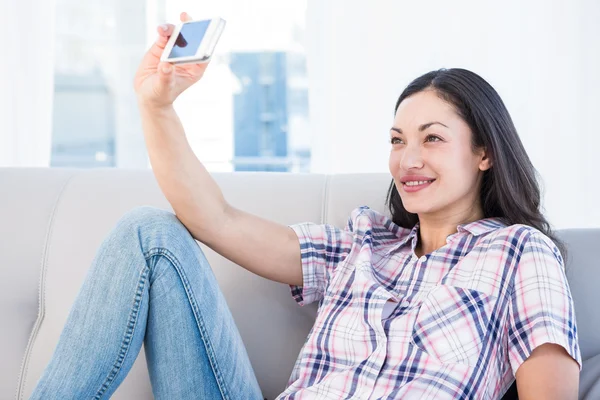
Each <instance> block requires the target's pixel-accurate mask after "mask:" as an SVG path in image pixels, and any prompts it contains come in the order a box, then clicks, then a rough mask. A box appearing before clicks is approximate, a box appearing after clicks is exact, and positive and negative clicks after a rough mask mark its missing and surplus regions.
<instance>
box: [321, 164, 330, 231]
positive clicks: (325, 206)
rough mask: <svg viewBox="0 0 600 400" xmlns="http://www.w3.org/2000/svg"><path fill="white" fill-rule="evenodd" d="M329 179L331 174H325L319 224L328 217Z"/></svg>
mask: <svg viewBox="0 0 600 400" xmlns="http://www.w3.org/2000/svg"><path fill="white" fill-rule="evenodd" d="M330 180H331V175H329V174H327V175H325V187H324V190H323V204H322V208H321V224H326V223H327V219H328V218H329V212H328V211H329V210H328V204H329V183H330Z"/></svg>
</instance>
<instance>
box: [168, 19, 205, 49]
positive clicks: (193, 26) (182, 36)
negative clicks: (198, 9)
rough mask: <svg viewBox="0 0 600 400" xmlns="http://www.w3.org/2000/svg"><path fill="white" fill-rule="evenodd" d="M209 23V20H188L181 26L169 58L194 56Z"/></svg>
mask: <svg viewBox="0 0 600 400" xmlns="http://www.w3.org/2000/svg"><path fill="white" fill-rule="evenodd" d="M208 25H210V20H209V19H207V20H205V21H194V22H188V23H185V24H183V25H182V26H181V30H180V31H179V35H178V36H177V39H176V40H175V44H174V45H173V49H172V50H171V54H169V58H177V57H191V56H195V55H196V52H197V51H198V46H200V43H201V42H202V38H204V35H205V34H206V30H207V29H208Z"/></svg>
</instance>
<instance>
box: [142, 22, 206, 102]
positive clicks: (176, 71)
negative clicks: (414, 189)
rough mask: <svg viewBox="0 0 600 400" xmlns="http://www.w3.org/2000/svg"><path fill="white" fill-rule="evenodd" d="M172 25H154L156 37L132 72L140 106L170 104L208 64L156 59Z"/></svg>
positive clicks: (170, 33)
mask: <svg viewBox="0 0 600 400" xmlns="http://www.w3.org/2000/svg"><path fill="white" fill-rule="evenodd" d="M180 19H181V21H182V22H184V21H191V20H192V18H191V17H190V16H189V15H188V14H187V13H185V12H183V13H181V15H180ZM174 28H175V26H174V25H171V24H165V25H161V26H159V27H158V28H157V30H158V34H159V36H158V39H157V40H156V42H155V43H154V44H153V45H152V47H151V48H150V50H148V52H147V53H146V55H145V56H144V58H143V59H142V62H141V63H140V66H139V67H138V70H137V72H136V74H135V78H134V85H133V86H134V89H135V92H136V94H137V97H138V102H139V103H140V104H142V105H149V106H152V107H165V106H170V105H171V104H173V102H174V101H175V99H176V98H177V96H179V95H180V94H181V93H182V92H183V91H184V90H186V89H187V88H189V87H190V86H192V85H193V84H194V83H196V82H198V81H199V80H200V78H202V75H204V71H205V70H206V67H207V66H208V64H209V63H208V62H206V63H202V64H183V65H172V64H171V63H166V62H160V57H161V55H162V53H163V50H164V49H165V46H166V44H167V41H168V40H169V37H170V36H171V35H172V34H173V30H174Z"/></svg>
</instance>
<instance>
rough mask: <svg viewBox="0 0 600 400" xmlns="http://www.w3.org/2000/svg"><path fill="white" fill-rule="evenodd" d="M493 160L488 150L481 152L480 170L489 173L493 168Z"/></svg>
mask: <svg viewBox="0 0 600 400" xmlns="http://www.w3.org/2000/svg"><path fill="white" fill-rule="evenodd" d="M492 164H493V163H492V158H491V157H490V155H489V153H488V152H487V149H483V150H482V152H481V161H480V162H479V169H480V170H481V171H487V170H488V169H490V168H492Z"/></svg>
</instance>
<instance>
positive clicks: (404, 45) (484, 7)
mask: <svg viewBox="0 0 600 400" xmlns="http://www.w3.org/2000/svg"><path fill="white" fill-rule="evenodd" d="M366 4H368V5H366ZM598 21H600V2H598V1H595V0H587V1H586V0H575V1H568V2H567V1H556V0H555V1H526V2H522V1H518V0H506V1H503V2H491V1H490V2H481V1H475V0H471V1H460V2H459V1H453V2H448V1H444V0H433V1H428V2H416V1H411V2H409V1H392V0H389V1H373V2H369V3H367V2H364V1H358V0H343V1H342V0H331V1H328V2H323V1H320V0H309V1H308V9H307V21H306V22H307V34H308V41H307V55H308V73H309V80H310V91H309V96H310V123H311V129H312V132H313V138H312V140H313V165H312V171H313V172H317V173H345V172H387V171H388V169H387V158H388V155H389V145H388V142H387V138H388V135H389V128H390V126H391V124H392V121H393V109H394V104H395V101H396V99H397V97H398V96H399V94H400V93H401V91H402V90H403V89H404V87H405V86H406V85H407V84H408V83H409V82H410V81H411V80H413V79H414V78H416V77H417V76H419V75H421V74H423V73H425V72H428V71H430V70H433V69H438V68H442V67H445V68H451V67H462V68H467V69H470V70H472V71H474V72H476V73H478V74H479V75H481V76H483V77H484V78H485V79H486V80H488V82H490V83H491V84H492V86H494V87H495V88H496V90H497V91H498V92H499V93H500V95H501V97H502V98H503V100H504V102H505V104H506V106H507V107H508V110H509V112H510V113H511V115H512V117H513V120H514V122H515V125H516V126H517V130H518V131H519V134H520V136H521V139H522V141H523V143H524V145H525V147H526V149H527V151H528V153H529V156H530V157H531V159H532V162H533V163H534V165H535V166H536V168H537V169H538V170H539V171H540V173H541V175H542V177H543V180H544V187H545V197H544V201H545V206H546V211H547V216H548V218H549V219H550V221H551V222H552V223H553V224H554V225H555V227H557V228H566V227H598V226H600V206H598V205H599V204H600V188H599V187H598V185H599V184H600V178H598V176H597V171H596V168H595V165H594V162H593V161H594V160H595V159H596V152H597V151H598V150H599V149H600V135H599V133H600V121H599V122H597V121H596V117H597V115H598V111H599V110H600V77H599V74H600V46H598V38H599V37H600V24H599V23H598Z"/></svg>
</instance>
